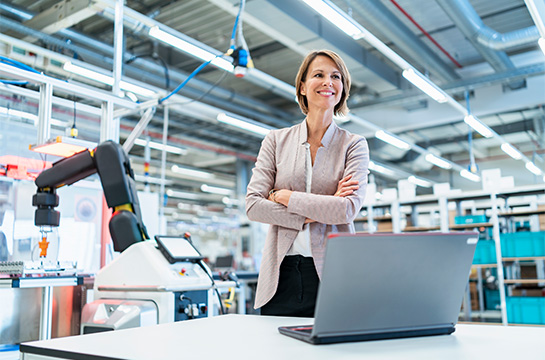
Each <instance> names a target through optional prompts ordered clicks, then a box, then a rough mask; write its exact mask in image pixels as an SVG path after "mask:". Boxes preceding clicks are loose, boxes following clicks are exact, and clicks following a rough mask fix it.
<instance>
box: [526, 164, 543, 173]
mask: <svg viewBox="0 0 545 360" xmlns="http://www.w3.org/2000/svg"><path fill="white" fill-rule="evenodd" d="M526 169H528V170H529V171H530V172H532V173H534V174H535V175H537V176H540V175H542V173H541V170H540V169H539V168H538V167H537V166H536V165H535V164H534V163H533V162H531V161H528V162H527V163H526Z"/></svg>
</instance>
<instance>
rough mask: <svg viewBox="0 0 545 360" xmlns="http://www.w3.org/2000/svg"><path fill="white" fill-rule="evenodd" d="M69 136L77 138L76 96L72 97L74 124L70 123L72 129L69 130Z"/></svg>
mask: <svg viewBox="0 0 545 360" xmlns="http://www.w3.org/2000/svg"><path fill="white" fill-rule="evenodd" d="M70 136H71V137H73V138H75V137H77V136H78V129H77V128H76V96H75V95H74V122H73V123H72V128H71V129H70Z"/></svg>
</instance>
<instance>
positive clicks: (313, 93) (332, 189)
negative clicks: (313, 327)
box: [246, 50, 369, 317]
mask: <svg viewBox="0 0 545 360" xmlns="http://www.w3.org/2000/svg"><path fill="white" fill-rule="evenodd" d="M349 90H350V74H349V73H348V70H347V69H346V66H345V64H344V62H343V61H342V59H341V58H340V57H339V55H337V54H336V53H334V52H332V51H329V50H321V51H314V52H311V53H310V54H308V55H307V56H306V58H305V59H304V60H303V63H302V64H301V67H300V68H299V72H298V74H297V77H296V91H297V99H298V101H299V106H300V108H301V110H302V112H303V114H305V115H306V119H305V120H304V121H303V122H302V123H301V124H299V125H295V126H292V127H290V128H286V129H279V130H274V131H271V132H270V133H269V134H268V135H267V136H266V137H265V139H264V140H263V143H262V144H261V149H260V151H259V155H258V157H257V162H256V166H255V168H254V170H253V175H252V178H251V180H250V183H249V185H248V193H247V195H246V213H247V215H248V218H249V219H250V220H252V221H259V222H263V223H267V224H270V225H271V226H270V227H269V232H268V234H267V239H266V242H265V248H264V250H263V258H262V263H261V267H260V272H259V279H258V284H257V293H256V300H255V308H256V309H257V308H261V314H263V315H279V316H302V317H313V316H314V308H315V304H316V295H317V290H318V284H319V277H320V275H321V271H322V266H323V258H324V252H325V247H326V242H327V235H328V234H329V233H332V232H354V225H353V222H352V221H353V220H354V218H355V217H356V215H357V214H358V212H359V211H360V209H361V206H362V203H363V198H364V196H365V188H366V184H367V174H368V170H367V167H368V163H369V150H368V147H367V142H366V141H365V139H364V138H363V137H361V136H358V135H354V134H351V133H349V132H348V131H346V130H344V129H340V128H339V127H337V125H336V124H335V122H334V121H333V115H345V114H346V113H347V112H348V107H347V105H346V100H347V98H348V95H349Z"/></svg>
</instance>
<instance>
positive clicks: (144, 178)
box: [134, 175, 173, 186]
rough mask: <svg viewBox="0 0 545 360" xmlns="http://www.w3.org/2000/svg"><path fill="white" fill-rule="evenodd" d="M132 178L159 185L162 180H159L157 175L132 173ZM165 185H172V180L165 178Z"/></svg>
mask: <svg viewBox="0 0 545 360" xmlns="http://www.w3.org/2000/svg"><path fill="white" fill-rule="evenodd" d="M134 180H136V181H138V182H143V183H145V182H147V183H149V184H156V185H161V183H162V182H163V180H161V179H160V178H157V177H152V176H144V175H134ZM164 183H165V185H167V186H168V185H172V184H173V181H172V180H167V179H165V182H164Z"/></svg>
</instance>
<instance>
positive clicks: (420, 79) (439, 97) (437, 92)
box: [401, 69, 448, 103]
mask: <svg viewBox="0 0 545 360" xmlns="http://www.w3.org/2000/svg"><path fill="white" fill-rule="evenodd" d="M401 74H402V75H403V77H404V78H405V79H407V80H409V81H410V82H411V83H412V84H413V85H414V86H416V87H417V88H419V89H420V90H422V91H423V92H424V93H425V94H426V95H428V96H429V97H431V98H432V99H433V100H435V101H437V102H438V103H444V102H447V101H448V95H447V94H446V93H445V92H444V91H443V90H441V89H440V88H439V87H437V85H435V84H434V83H432V82H431V81H430V80H429V79H428V78H426V77H425V76H423V75H422V74H420V72H418V71H415V70H414V69H405V70H403V72H402V73H401Z"/></svg>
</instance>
